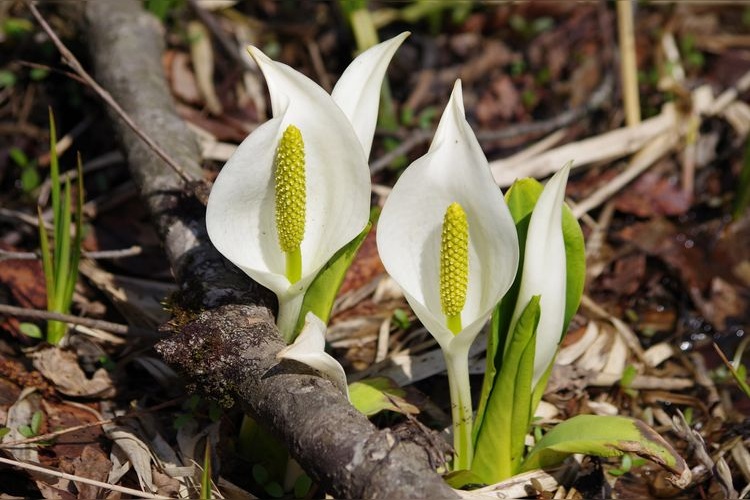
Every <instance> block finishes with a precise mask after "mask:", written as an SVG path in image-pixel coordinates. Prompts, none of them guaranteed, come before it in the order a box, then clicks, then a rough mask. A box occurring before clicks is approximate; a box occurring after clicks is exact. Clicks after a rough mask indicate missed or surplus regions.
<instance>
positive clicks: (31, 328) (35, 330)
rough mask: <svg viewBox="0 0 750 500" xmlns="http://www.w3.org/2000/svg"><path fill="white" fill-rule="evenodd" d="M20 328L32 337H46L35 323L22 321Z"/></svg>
mask: <svg viewBox="0 0 750 500" xmlns="http://www.w3.org/2000/svg"><path fill="white" fill-rule="evenodd" d="M18 330H19V331H20V332H21V333H23V334H24V335H26V336H27V337H29V338H32V339H41V338H42V337H44V334H42V330H41V328H39V327H38V326H36V325H35V324H34V323H25V322H24V323H21V324H19V325H18Z"/></svg>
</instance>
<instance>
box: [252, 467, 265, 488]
mask: <svg viewBox="0 0 750 500" xmlns="http://www.w3.org/2000/svg"><path fill="white" fill-rule="evenodd" d="M253 479H255V482H256V483H258V484H266V483H267V482H268V471H267V470H266V468H265V467H263V466H262V465H260V464H255V465H253Z"/></svg>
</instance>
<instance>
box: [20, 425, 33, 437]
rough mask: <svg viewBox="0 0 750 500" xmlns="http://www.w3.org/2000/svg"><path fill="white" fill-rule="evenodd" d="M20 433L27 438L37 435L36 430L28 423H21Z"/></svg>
mask: <svg viewBox="0 0 750 500" xmlns="http://www.w3.org/2000/svg"><path fill="white" fill-rule="evenodd" d="M18 433H19V434H21V435H22V436H23V437H25V438H27V439H28V438H33V437H34V436H35V434H34V431H32V430H31V427H29V426H28V425H19V426H18Z"/></svg>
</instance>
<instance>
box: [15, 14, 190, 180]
mask: <svg viewBox="0 0 750 500" xmlns="http://www.w3.org/2000/svg"><path fill="white" fill-rule="evenodd" d="M26 5H28V7H29V10H31V13H32V14H33V15H34V17H35V18H36V20H37V21H38V22H39V24H40V25H41V26H42V29H43V30H44V31H45V32H46V33H47V35H48V36H49V37H50V39H51V40H52V43H54V44H55V46H56V47H57V50H59V51H60V54H61V55H62V56H63V59H64V60H65V63H66V64H67V65H68V66H70V67H71V69H72V70H73V71H75V72H76V73H77V74H78V75H79V76H80V77H81V78H82V79H83V80H84V81H85V82H86V83H87V84H88V85H89V86H90V87H91V88H92V89H93V90H94V92H96V93H97V94H98V95H99V97H101V98H102V99H103V100H104V102H106V103H107V104H108V105H109V106H110V107H111V108H112V109H113V110H114V111H115V112H116V113H117V115H118V116H119V117H120V118H121V119H122V120H123V121H124V122H125V123H127V125H128V127H130V129H131V130H132V131H133V132H135V134H136V135H137V136H138V137H140V138H141V140H143V142H145V143H146V144H148V147H149V148H151V150H152V151H153V152H154V153H156V155H157V156H158V157H159V158H161V159H162V160H164V163H166V164H167V165H169V168H171V169H172V170H174V171H175V173H176V174H177V175H179V176H180V178H181V179H182V180H183V181H185V182H186V183H194V182H196V181H197V179H194V178H193V177H192V176H190V175H189V174H188V173H187V172H185V170H184V169H183V168H182V167H181V166H180V165H178V164H177V162H176V161H175V160H173V159H172V157H171V156H170V155H169V154H168V153H167V152H166V151H164V150H163V149H162V148H161V146H159V145H158V144H156V143H155V142H154V141H153V140H151V138H150V137H149V136H147V135H146V134H145V133H144V132H143V131H142V130H141V128H140V127H139V126H138V124H136V123H135V122H134V121H133V120H132V119H131V118H130V116H129V115H128V114H127V113H126V112H125V110H123V109H122V107H120V105H119V104H118V103H117V101H115V100H114V98H113V97H112V95H111V94H110V93H109V92H107V91H106V90H104V89H103V88H102V87H101V86H100V85H99V84H98V83H96V80H94V79H93V78H92V77H91V75H89V74H88V73H87V72H86V70H85V69H83V66H81V63H80V62H78V59H76V56H74V55H73V53H72V52H71V51H70V50H68V48H67V47H66V46H65V44H64V43H62V41H61V40H60V38H59V37H58V36H57V34H56V33H55V32H54V30H53V29H52V28H51V27H50V25H49V24H47V21H46V20H45V19H44V17H42V14H40V13H39V11H38V10H37V8H36V6H35V5H34V4H33V3H32V2H31V1H30V0H26Z"/></svg>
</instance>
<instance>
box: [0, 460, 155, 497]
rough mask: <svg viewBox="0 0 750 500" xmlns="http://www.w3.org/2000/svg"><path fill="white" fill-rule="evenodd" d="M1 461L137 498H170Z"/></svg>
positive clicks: (36, 467)
mask: <svg viewBox="0 0 750 500" xmlns="http://www.w3.org/2000/svg"><path fill="white" fill-rule="evenodd" d="M0 463H3V464H7V465H12V466H15V467H20V468H21V469H27V470H31V471H34V472H39V473H42V474H47V475H50V476H54V477H59V478H61V479H68V480H70V481H75V482H77V483H84V484H90V485H92V486H97V487H99V488H105V489H108V490H111V491H118V492H120V493H125V494H127V495H133V496H134V497H136V498H169V497H165V496H161V495H154V494H153V493H146V492H145V491H140V490H135V489H133V488H126V487H125V486H117V485H114V484H109V483H104V482H102V481H96V480H94V479H89V478H87V477H83V476H76V475H73V474H68V473H65V472H60V471H58V470H55V469H49V468H47V467H41V466H39V465H34V464H30V463H26V462H19V461H18V460H10V459H7V458H3V457H0Z"/></svg>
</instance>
